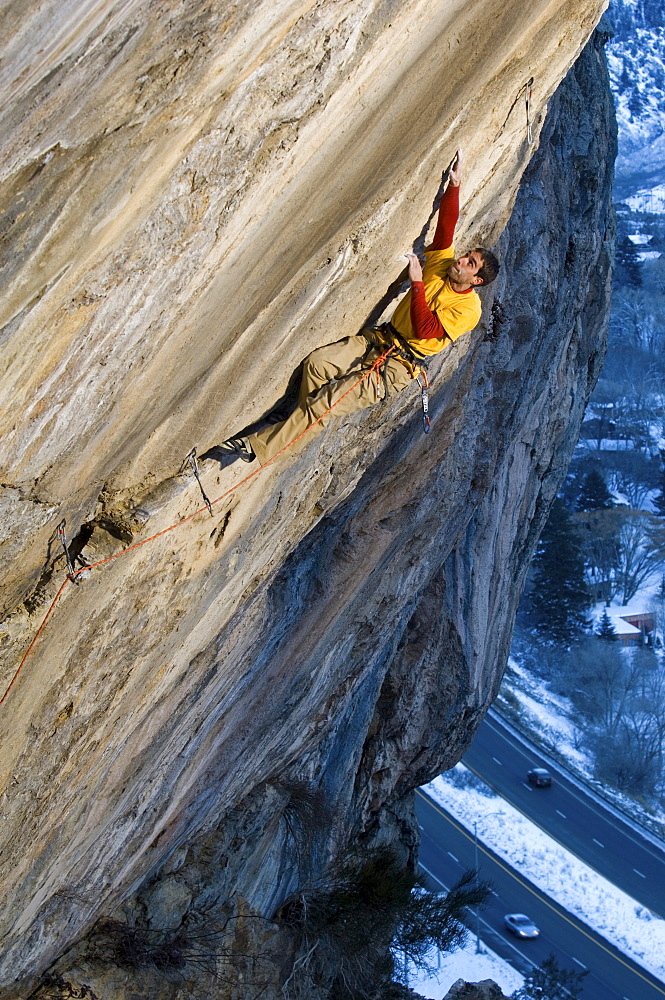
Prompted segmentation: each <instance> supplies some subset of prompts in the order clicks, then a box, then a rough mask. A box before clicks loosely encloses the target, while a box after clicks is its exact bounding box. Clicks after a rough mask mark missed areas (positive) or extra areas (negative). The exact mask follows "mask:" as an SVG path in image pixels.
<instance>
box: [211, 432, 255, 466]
mask: <svg viewBox="0 0 665 1000" xmlns="http://www.w3.org/2000/svg"><path fill="white" fill-rule="evenodd" d="M239 458H240V459H242V461H243V462H253V461H254V459H255V458H256V455H255V454H254V452H253V451H252V449H251V448H250V446H249V444H248V442H247V439H246V438H229V439H228V441H222V443H221V444H215V445H213V446H212V448H210V449H209V450H208V451H206V453H205V454H204V455H201V461H202V462H205V461H206V460H208V459H212V460H213V461H215V462H219V467H220V469H225V468H226V466H227V465H231V464H232V463H233V462H235V461H237V459H239Z"/></svg>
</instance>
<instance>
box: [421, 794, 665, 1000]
mask: <svg viewBox="0 0 665 1000" xmlns="http://www.w3.org/2000/svg"><path fill="white" fill-rule="evenodd" d="M416 813H417V816H418V822H419V824H420V827H421V835H422V842H421V847H420V857H419V860H420V865H421V868H422V869H423V870H424V871H425V872H426V873H427V874H428V876H429V878H430V879H431V881H432V885H433V886H435V887H438V888H442V889H443V888H445V889H447V888H450V886H451V885H452V884H453V883H454V882H455V881H456V880H457V879H458V878H459V877H460V875H461V874H462V872H464V871H466V870H467V869H469V868H474V867H475V864H474V843H473V834H471V833H469V832H468V831H467V830H465V829H464V827H462V826H461V824H459V823H458V822H457V821H456V820H454V819H453V817H451V816H449V815H448V814H447V813H446V812H445V811H444V810H443V809H442V808H441V806H439V805H438V804H436V803H434V802H432V800H431V799H429V798H428V797H427V796H426V795H425V794H424V793H423V791H422V790H420V789H418V790H417V792H416ZM478 856H479V862H480V864H479V867H480V877H481V878H483V879H485V880H486V881H489V882H491V883H492V886H493V889H494V893H495V894H494V895H493V896H492V897H491V901H490V903H489V905H488V906H487V907H486V908H485V909H483V910H482V911H481V913H480V921H479V929H480V937H481V940H483V941H485V942H486V943H487V945H488V946H489V947H490V948H492V950H493V951H495V952H497V954H499V955H501V956H502V957H504V958H506V959H507V960H508V961H509V962H510V963H511V964H512V965H513V966H515V967H516V968H518V969H519V970H520V971H521V972H527V971H528V970H529V968H530V966H531V965H532V964H535V965H539V964H540V963H541V962H542V961H543V959H545V958H546V957H547V956H548V955H550V954H553V955H554V956H555V958H556V960H557V962H558V963H559V964H560V965H561V966H563V967H565V968H568V969H573V970H576V971H582V970H583V969H585V968H586V969H588V970H589V973H588V975H587V976H586V978H585V980H584V984H583V988H582V994H581V996H582V998H583V1000H665V985H663V984H662V983H659V982H658V980H656V979H655V978H654V977H653V976H651V975H649V973H647V972H645V971H644V970H643V969H640V968H639V967H638V966H637V965H635V964H634V963H633V962H630V961H629V960H628V959H627V958H626V957H625V956H624V955H622V954H621V953H620V952H619V951H618V950H617V949H616V948H613V947H612V946H611V945H610V944H608V942H606V941H604V940H603V938H601V937H600V936H599V935H597V934H595V933H594V932H593V931H591V930H590V929H589V928H588V927H586V926H585V925H584V924H582V923H581V922H580V921H579V920H577V919H576V918H575V917H573V916H571V915H570V914H569V913H567V912H566V911H565V910H564V909H563V908H562V907H560V906H559V905H558V904H556V903H554V902H553V901H552V900H551V899H549V898H548V897H547V896H546V895H545V894H544V893H542V892H540V890H539V889H537V888H536V887H535V886H534V885H532V884H531V883H530V882H529V881H528V880H527V879H525V878H524V877H523V876H522V875H520V874H519V873H518V872H516V871H514V870H513V869H511V868H510V867H509V866H508V865H507V864H506V863H505V862H504V861H502V860H501V859H499V858H498V857H497V856H496V855H494V854H493V853H492V852H491V851H490V850H488V848H486V847H485V846H484V845H483V844H479V851H478ZM516 912H523V913H527V914H528V915H529V916H530V917H531V918H532V919H533V920H534V921H535V922H536V924H537V925H538V927H539V928H540V931H541V934H540V937H538V938H536V939H534V940H527V941H523V940H518V939H517V938H515V937H514V936H513V935H511V934H510V933H509V932H508V931H506V930H505V929H504V925H503V917H504V914H506V913H516ZM471 923H472V924H474V921H473V920H472V921H471Z"/></svg>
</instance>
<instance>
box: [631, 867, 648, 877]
mask: <svg viewBox="0 0 665 1000" xmlns="http://www.w3.org/2000/svg"><path fill="white" fill-rule="evenodd" d="M633 871H634V872H635V874H636V875H639V876H640V878H646V875H643V874H642V872H641V871H638V870H637V868H633Z"/></svg>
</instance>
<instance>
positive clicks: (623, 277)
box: [615, 223, 642, 288]
mask: <svg viewBox="0 0 665 1000" xmlns="http://www.w3.org/2000/svg"><path fill="white" fill-rule="evenodd" d="M615 261H616V265H617V271H616V278H617V281H618V283H619V284H625V285H632V286H633V287H634V288H640V287H641V285H642V262H641V261H640V252H639V250H638V249H637V247H636V246H635V244H634V243H633V241H632V240H631V239H630V237H629V236H628V233H627V232H626V228H625V223H622V224H621V225H620V227H619V232H618V234H617V242H616V253H615Z"/></svg>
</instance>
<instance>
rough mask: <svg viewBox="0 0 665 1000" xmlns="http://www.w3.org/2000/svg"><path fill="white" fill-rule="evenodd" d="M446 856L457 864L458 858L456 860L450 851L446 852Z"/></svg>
mask: <svg viewBox="0 0 665 1000" xmlns="http://www.w3.org/2000/svg"><path fill="white" fill-rule="evenodd" d="M446 854H447V855H448V857H449V858H452V859H453V861H455V862H457V864H459V858H456V857H455V855H454V854H453V852H452V851H446Z"/></svg>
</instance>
